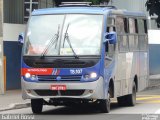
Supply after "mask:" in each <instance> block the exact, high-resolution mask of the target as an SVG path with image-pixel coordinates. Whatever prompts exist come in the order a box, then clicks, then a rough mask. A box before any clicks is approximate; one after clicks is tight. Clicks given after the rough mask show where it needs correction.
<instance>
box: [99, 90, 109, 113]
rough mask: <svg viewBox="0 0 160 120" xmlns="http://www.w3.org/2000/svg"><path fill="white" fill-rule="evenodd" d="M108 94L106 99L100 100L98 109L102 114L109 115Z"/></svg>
mask: <svg viewBox="0 0 160 120" xmlns="http://www.w3.org/2000/svg"><path fill="white" fill-rule="evenodd" d="M110 104H111V100H110V93H109V92H108V99H106V100H100V103H99V109H100V110H101V112H102V113H109V112H110Z"/></svg>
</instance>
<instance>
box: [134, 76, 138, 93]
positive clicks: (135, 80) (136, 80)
mask: <svg viewBox="0 0 160 120" xmlns="http://www.w3.org/2000/svg"><path fill="white" fill-rule="evenodd" d="M134 82H135V84H136V91H137V92H138V76H137V75H135V76H134Z"/></svg>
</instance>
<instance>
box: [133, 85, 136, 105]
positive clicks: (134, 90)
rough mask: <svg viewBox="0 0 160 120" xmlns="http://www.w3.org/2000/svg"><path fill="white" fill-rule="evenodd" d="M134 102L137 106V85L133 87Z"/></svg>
mask: <svg viewBox="0 0 160 120" xmlns="http://www.w3.org/2000/svg"><path fill="white" fill-rule="evenodd" d="M132 100H133V104H135V103H136V86H135V85H134V87H133V93H132Z"/></svg>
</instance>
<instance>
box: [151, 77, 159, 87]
mask: <svg viewBox="0 0 160 120" xmlns="http://www.w3.org/2000/svg"><path fill="white" fill-rule="evenodd" d="M151 87H159V88H160V74H157V75H150V77H149V88H151Z"/></svg>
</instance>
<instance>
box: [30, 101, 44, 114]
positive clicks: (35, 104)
mask: <svg viewBox="0 0 160 120" xmlns="http://www.w3.org/2000/svg"><path fill="white" fill-rule="evenodd" d="M31 108H32V112H33V113H35V114H40V113H41V112H42V109H43V99H31Z"/></svg>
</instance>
